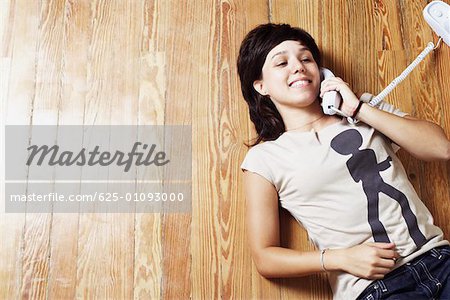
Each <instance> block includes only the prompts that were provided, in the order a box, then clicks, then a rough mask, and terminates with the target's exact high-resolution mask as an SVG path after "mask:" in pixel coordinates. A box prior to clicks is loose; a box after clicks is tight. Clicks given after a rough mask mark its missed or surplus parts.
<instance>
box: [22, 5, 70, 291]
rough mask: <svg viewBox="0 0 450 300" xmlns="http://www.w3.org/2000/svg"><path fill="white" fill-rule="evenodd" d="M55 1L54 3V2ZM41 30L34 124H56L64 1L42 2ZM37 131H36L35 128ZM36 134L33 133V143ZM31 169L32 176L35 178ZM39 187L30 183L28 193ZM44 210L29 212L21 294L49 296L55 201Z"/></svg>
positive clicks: (33, 115) (37, 61)
mask: <svg viewBox="0 0 450 300" xmlns="http://www.w3.org/2000/svg"><path fill="white" fill-rule="evenodd" d="M52 4H53V5H52ZM39 8H40V16H39V32H38V34H37V36H38V44H37V52H36V74H35V76H36V77H35V78H33V79H35V81H34V80H33V81H34V83H35V86H36V89H35V95H34V101H33V109H32V111H33V114H32V116H31V123H32V125H54V124H57V119H58V110H57V107H58V104H59V101H60V98H61V95H60V90H59V82H60V80H61V57H62V51H61V50H62V47H61V46H62V40H63V16H64V13H63V12H64V1H57V2H54V3H48V2H43V3H41V5H40V7H39ZM33 132H34V131H33ZM48 138H49V139H53V140H55V139H56V131H55V132H54V134H53V133H50V132H49V135H48ZM33 140H34V136H33V133H32V135H31V143H33ZM32 176H33V172H32V170H31V169H30V173H29V178H33V177H32ZM34 192H35V190H34V188H33V187H32V186H30V185H28V188H27V193H29V194H32V193H34ZM41 206H42V207H43V208H44V209H45V212H44V213H27V214H26V221H25V229H24V235H23V264H22V272H23V281H22V286H21V296H22V297H24V298H33V299H46V298H47V297H48V293H47V292H48V290H47V284H48V276H49V269H50V263H49V258H50V243H51V241H50V231H51V222H52V214H51V213H50V211H51V203H42V205H41Z"/></svg>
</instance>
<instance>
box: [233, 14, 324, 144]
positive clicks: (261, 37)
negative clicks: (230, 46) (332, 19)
mask: <svg viewBox="0 0 450 300" xmlns="http://www.w3.org/2000/svg"><path fill="white" fill-rule="evenodd" d="M287 40H294V41H299V42H301V43H302V45H304V46H306V47H307V48H308V49H309V50H310V51H311V53H312V55H313V58H314V60H315V61H316V63H317V65H318V66H319V67H320V65H321V58H320V50H319V47H317V44H316V42H315V41H314V39H313V38H312V37H311V35H310V34H309V33H307V32H306V31H304V30H303V29H301V28H298V27H291V26H290V25H288V24H273V23H267V24H262V25H259V26H257V27H256V28H254V29H253V30H251V31H250V32H249V33H248V34H247V35H246V36H245V38H244V40H243V41H242V43H241V48H240V49H239V56H238V59H237V69H238V74H239V78H240V81H241V90H242V95H243V96H244V99H245V101H246V102H247V104H248V107H249V112H250V120H251V121H252V122H253V124H255V129H256V132H257V134H258V137H257V139H256V142H255V143H253V144H252V145H250V146H254V145H256V144H258V143H260V142H261V141H271V140H275V139H277V138H278V137H279V136H280V135H281V134H282V133H283V132H285V127H284V122H283V119H282V118H281V115H280V113H279V112H278V110H277V108H276V107H275V105H274V104H273V102H272V100H271V99H270V97H269V96H262V95H261V94H259V93H258V92H257V91H256V90H255V89H254V87H253V83H254V82H255V81H256V80H259V79H261V78H262V67H263V65H264V62H265V60H266V57H267V54H268V53H269V52H270V51H271V50H272V49H273V48H274V47H275V46H277V45H278V44H280V43H282V42H284V41H287Z"/></svg>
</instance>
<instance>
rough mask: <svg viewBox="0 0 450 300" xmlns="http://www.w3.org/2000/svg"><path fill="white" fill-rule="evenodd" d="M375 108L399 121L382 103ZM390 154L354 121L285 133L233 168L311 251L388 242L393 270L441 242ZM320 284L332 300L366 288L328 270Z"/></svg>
mask: <svg viewBox="0 0 450 300" xmlns="http://www.w3.org/2000/svg"><path fill="white" fill-rule="evenodd" d="M379 108H380V109H382V110H385V111H387V112H390V113H394V114H396V115H399V116H404V115H405V113H402V112H401V111H399V110H398V109H395V108H394V107H393V106H392V105H389V104H387V103H382V104H381V105H380V107H379ZM332 141H333V142H332ZM396 150H398V146H397V145H395V144H393V143H392V142H391V141H390V140H389V139H388V138H387V137H385V136H384V135H383V134H381V133H380V132H378V131H376V130H375V129H373V128H372V127H370V126H368V125H366V124H364V123H361V122H360V123H358V124H357V125H355V126H352V125H349V124H348V123H347V121H346V120H345V119H343V120H342V121H341V122H338V123H335V124H332V125H329V126H328V127H325V128H323V129H322V130H320V131H318V132H316V131H314V130H312V131H309V132H295V131H292V132H285V133H283V134H282V135H281V136H280V137H279V138H278V139H276V140H274V141H268V142H264V143H262V144H259V145H256V146H254V147H252V148H251V149H250V150H249V152H248V153H247V155H246V157H245V159H244V161H243V163H242V165H241V168H242V169H245V170H248V171H251V172H254V173H257V174H259V175H261V176H263V177H264V178H266V179H267V180H268V181H269V182H271V183H272V184H273V185H274V186H275V188H276V190H277V191H278V195H279V201H280V204H281V206H282V207H283V208H285V209H286V210H288V211H289V212H290V213H291V214H292V216H293V217H294V218H295V219H296V220H297V221H298V222H299V223H300V224H302V225H303V227H304V228H305V229H306V230H307V231H308V235H309V238H310V240H311V241H312V242H313V243H314V244H315V245H316V247H317V248H319V249H326V248H328V249H340V248H348V247H352V246H355V245H358V244H362V243H366V242H374V241H380V242H388V241H390V242H393V243H395V244H396V246H397V250H398V252H399V254H400V255H401V256H402V259H399V260H398V261H397V265H396V267H399V266H401V265H403V264H405V263H406V262H408V261H410V260H412V259H413V258H415V257H417V256H419V255H420V254H422V253H424V252H426V251H427V250H429V249H432V248H434V247H438V246H441V245H447V244H449V243H448V241H446V240H444V238H443V232H442V230H441V229H440V228H438V227H437V226H435V225H433V218H432V216H431V214H430V212H429V211H428V209H427V208H426V207H425V205H424V204H423V203H422V201H421V200H420V199H419V197H418V195H417V193H416V192H415V190H414V188H413V186H412V185H411V183H410V182H409V180H408V177H407V175H406V172H405V170H404V168H403V166H402V164H401V162H400V160H399V159H398V157H397V156H396V154H395V152H396ZM389 157H390V159H389ZM368 203H371V205H368ZM400 203H402V207H404V209H403V212H402V209H401V208H400ZM405 204H406V205H405ZM405 207H406V208H405ZM408 207H409V208H408ZM369 220H370V221H369ZM413 237H414V238H413ZM385 239H387V240H385ZM328 279H329V282H330V285H331V288H332V290H333V294H334V299H354V298H356V297H357V296H358V295H359V294H360V293H361V292H362V291H363V290H364V289H365V288H366V287H367V286H368V285H369V284H370V283H371V281H370V280H366V279H360V278H358V277H356V276H353V275H351V274H348V273H344V272H330V273H329V276H328Z"/></svg>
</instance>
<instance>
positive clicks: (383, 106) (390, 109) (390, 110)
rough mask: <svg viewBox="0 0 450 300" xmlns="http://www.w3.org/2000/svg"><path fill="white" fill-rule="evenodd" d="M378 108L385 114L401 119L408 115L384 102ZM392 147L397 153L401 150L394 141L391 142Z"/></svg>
mask: <svg viewBox="0 0 450 300" xmlns="http://www.w3.org/2000/svg"><path fill="white" fill-rule="evenodd" d="M378 108H379V109H381V110H383V111H385V112H388V113H391V114H394V115H397V116H399V117H404V116H406V115H408V114H407V113H405V112H403V111H401V110H400V109H398V108H396V107H395V106H393V105H392V104H389V103H386V102H384V101H381V103H380V104H379V105H378ZM391 146H392V149H393V150H394V152H397V151H398V150H400V146H399V145H397V144H396V143H394V142H392V141H391Z"/></svg>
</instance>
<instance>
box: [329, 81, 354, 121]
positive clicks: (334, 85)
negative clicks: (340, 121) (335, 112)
mask: <svg viewBox="0 0 450 300" xmlns="http://www.w3.org/2000/svg"><path fill="white" fill-rule="evenodd" d="M329 91H337V92H338V93H339V94H341V97H342V104H341V107H340V108H339V109H340V110H341V111H342V112H343V113H345V114H346V115H347V116H351V115H353V112H354V111H355V109H356V107H357V106H358V103H359V100H358V98H357V97H356V95H355V94H354V93H353V91H352V90H351V89H350V86H349V85H348V83H346V82H345V81H343V80H342V79H341V78H339V77H330V78H327V79H325V80H324V81H322V83H321V85H320V97H321V98H322V97H323V94H325V93H326V92H329Z"/></svg>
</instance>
